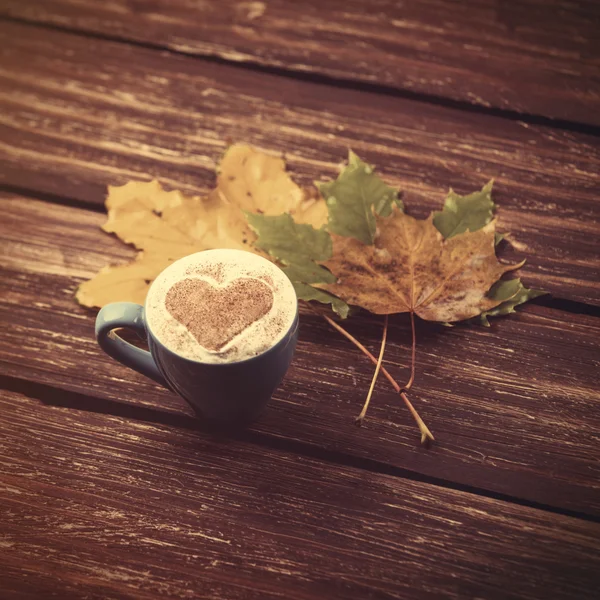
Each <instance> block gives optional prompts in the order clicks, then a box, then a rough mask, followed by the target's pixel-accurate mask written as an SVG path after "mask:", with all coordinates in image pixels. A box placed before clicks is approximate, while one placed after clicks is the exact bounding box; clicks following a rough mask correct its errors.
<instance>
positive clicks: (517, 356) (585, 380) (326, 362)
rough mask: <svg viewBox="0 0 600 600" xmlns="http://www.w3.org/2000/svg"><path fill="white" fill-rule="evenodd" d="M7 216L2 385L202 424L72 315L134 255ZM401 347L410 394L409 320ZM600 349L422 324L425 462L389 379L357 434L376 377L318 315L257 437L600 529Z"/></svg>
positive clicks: (526, 319)
mask: <svg viewBox="0 0 600 600" xmlns="http://www.w3.org/2000/svg"><path fill="white" fill-rule="evenodd" d="M3 205H4V223H3V226H2V228H1V229H0V240H1V241H2V246H3V247H4V252H5V258H6V260H5V263H6V266H7V269H8V270H9V273H10V275H9V276H8V278H7V280H8V281H10V285H9V286H8V289H7V290H6V292H5V294H4V302H3V306H2V311H3V314H4V315H5V317H4V319H5V320H6V321H12V323H11V324H9V326H8V331H7V332H6V333H5V336H4V340H3V342H2V343H0V344H1V345H0V357H1V358H2V360H3V361H4V366H3V368H2V370H3V373H4V374H5V375H10V376H13V377H22V373H23V372H24V369H26V368H27V379H28V380H30V381H36V382H38V383H43V384H46V385H50V386H53V387H58V388H61V389H67V390H70V391H74V392H77V393H79V394H83V395H93V396H94V397H95V398H102V399H108V400H119V401H123V402H126V403H127V405H130V404H131V403H135V404H137V405H140V406H144V407H156V408H159V409H161V410H169V411H173V412H174V413H176V414H179V415H181V414H189V411H187V410H186V407H185V405H184V403H183V402H182V401H181V399H179V398H177V397H176V396H174V395H173V394H171V393H170V392H167V391H164V390H162V389H161V388H159V387H158V386H155V385H154V384H153V383H152V382H150V381H148V380H146V379H145V378H144V377H142V376H136V375H132V373H131V372H130V371H129V370H127V369H126V368H125V367H121V366H119V365H115V363H114V362H113V361H111V359H110V358H108V357H107V356H104V355H103V354H101V353H99V352H98V351H97V347H96V344H95V341H94V339H93V336H92V331H93V318H94V314H93V312H92V311H88V310H86V309H83V308H81V307H76V306H73V295H74V291H75V289H76V286H77V283H78V282H79V281H82V280H84V279H86V278H89V277H91V276H92V275H93V274H94V273H95V272H96V271H98V270H99V269H100V268H101V267H102V266H103V265H105V264H108V263H111V262H113V263H114V262H119V261H122V260H123V259H124V258H126V257H129V256H131V255H132V252H131V251H130V250H129V249H128V248H127V247H125V246H124V245H123V244H121V243H120V242H119V241H118V240H116V239H115V238H114V237H112V236H109V235H106V234H104V233H102V232H100V231H99V225H100V224H101V223H102V222H103V221H104V219H105V217H104V216H103V215H101V214H98V213H92V212H89V211H85V210H82V209H75V208H72V207H63V206H57V205H54V204H49V203H44V202H38V201H34V200H32V199H27V198H22V197H18V196H5V197H4V202H3ZM25 231H27V235H26V236H24V235H23V234H24V232H25ZM46 323H50V324H51V325H50V326H48V325H45V324H46ZM348 327H349V329H350V330H351V331H352V332H353V333H355V335H356V336H357V337H358V338H359V339H361V340H363V341H364V342H365V343H367V345H368V346H369V347H370V348H371V349H372V350H373V352H376V348H377V344H378V341H379V340H378V336H379V335H380V331H381V320H380V319H377V318H375V317H366V316H361V317H357V318H356V319H355V320H354V323H352V322H349V323H348ZM389 337H390V341H389V347H388V350H387V353H386V364H388V367H389V368H390V369H391V370H392V372H393V373H394V374H395V375H397V377H398V379H399V381H402V380H403V379H406V378H407V377H408V361H409V356H410V349H409V346H408V340H410V327H409V324H408V319H406V318H404V317H399V318H396V319H393V320H392V327H391V330H390V336H389ZM19 340H27V342H26V343H25V344H22V343H21V344H20V343H19ZM599 340H600V322H598V319H597V318H593V317H588V316H583V315H569V316H568V318H565V316H564V314H562V313H560V312H559V311H556V310H549V309H547V308H542V307H531V306H530V307H526V308H523V309H521V310H520V313H519V315H518V316H513V317H511V318H510V319H498V320H496V322H495V323H494V326H493V328H492V329H486V328H482V327H456V328H454V329H447V328H444V327H441V326H440V327H437V326H428V325H427V324H424V323H423V324H421V326H420V327H419V346H418V377H417V386H416V388H415V390H414V393H413V394H412V396H413V399H414V402H415V404H416V405H417V406H418V408H419V410H421V412H422V416H423V417H424V418H425V419H426V420H427V422H428V424H429V425H430V427H431V428H432V430H433V432H434V435H435V436H436V439H437V443H436V444H435V445H434V446H433V447H432V448H431V449H430V450H429V451H428V452H423V451H422V449H421V448H420V447H419V445H418V430H417V429H416V427H415V425H414V423H413V421H412V419H411V418H410V416H409V414H408V411H407V410H406V409H405V408H404V406H403V405H402V403H401V401H400V399H399V398H398V396H397V395H396V394H395V393H394V391H393V390H392V389H391V387H390V386H389V385H387V382H385V380H382V381H381V382H380V383H379V385H378V388H377V394H376V396H375V400H374V403H373V406H372V408H371V411H370V415H369V419H368V421H367V423H366V424H365V426H364V427H363V428H362V429H357V428H356V427H355V426H354V424H353V418H354V417H355V416H356V414H357V413H358V412H359V409H360V405H361V402H362V400H363V398H364V394H365V392H366V390H367V389H368V386H369V381H370V377H371V375H372V372H371V369H370V368H369V364H368V362H367V361H366V360H365V359H364V357H363V356H362V355H361V354H360V353H359V352H358V351H357V350H355V348H354V347H353V346H351V345H350V344H349V343H348V342H347V341H346V340H345V339H344V338H342V337H341V336H339V334H337V333H335V332H333V333H331V332H330V331H329V330H328V326H327V325H326V324H325V323H324V322H323V321H322V320H321V319H319V318H318V317H316V316H314V315H312V314H310V313H308V314H304V315H303V317H302V326H301V335H300V344H299V348H298V352H297V355H296V359H295V361H294V364H293V366H292V368H291V369H290V372H289V374H288V376H287V378H286V381H285V384H284V385H283V386H282V387H281V388H280V389H279V390H278V391H277V392H276V394H275V400H274V402H273V405H272V407H271V410H270V411H268V412H267V413H266V414H265V415H264V416H263V417H262V418H261V419H260V420H259V421H258V423H257V424H256V425H254V426H253V427H252V428H251V431H252V432H255V433H260V434H265V435H268V436H271V437H273V438H284V439H286V440H295V441H297V442H300V443H302V444H304V445H305V446H306V447H305V449H304V451H306V452H311V451H314V449H315V448H316V449H319V450H322V451H325V452H329V453H331V452H336V453H343V454H345V455H348V456H350V455H351V456H355V457H359V458H363V459H370V460H374V461H377V462H379V463H381V465H380V467H379V468H384V469H385V468H386V467H394V468H397V469H402V470H405V471H408V472H409V473H410V476H428V477H435V478H438V479H442V480H445V481H451V482H456V483H459V484H462V485H467V486H472V487H476V488H479V489H482V490H484V491H486V492H492V493H499V494H507V495H510V496H512V497H515V498H518V499H521V500H528V501H534V502H538V503H541V504H545V505H548V506H552V507H556V508H558V509H566V510H572V511H578V512H582V513H587V514H591V515H596V516H600V445H599V442H600V435H599V434H598V432H599V431H600V415H599V414H598V411H597V410H596V407H597V406H598V402H599V401H600V392H599V391H598V387H599V384H600V375H599V374H598V373H599V372H600V371H599V368H600V341H599ZM52 349H54V350H52ZM49 353H51V355H50V354H49ZM82 357H85V360H82ZM531 373H535V375H534V376H531ZM117 408H121V409H122V410H126V407H123V406H121V407H117ZM182 409H183V410H184V411H185V413H182ZM107 410H108V408H107ZM184 422H189V421H188V420H186V419H184ZM558 481H560V487H558V488H557V482H558Z"/></svg>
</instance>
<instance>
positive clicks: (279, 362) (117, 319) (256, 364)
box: [96, 302, 298, 425]
mask: <svg viewBox="0 0 600 600" xmlns="http://www.w3.org/2000/svg"><path fill="white" fill-rule="evenodd" d="M144 313H145V307H143V306H140V305H139V304H134V303H132V302H116V303H114V304H108V305H106V306H105V307H104V308H102V310H100V312H99V313H98V316H97V318H96V339H97V341H98V344H99V345H100V347H101V348H102V350H104V351H105V352H106V353H107V354H108V355H109V356H111V357H112V358H114V359H115V360H117V361H119V362H120V363H122V364H124V365H126V366H128V367H130V368H131V369H134V370H135V371H138V372H139V373H142V374H143V375H145V376H146V377H149V378H150V379H153V380H154V381H156V382H157V383H160V384H161V385H163V386H164V387H166V388H167V389H169V390H172V391H174V392H176V393H177V394H179V395H180V396H181V397H182V398H184V399H185V400H186V401H187V402H188V404H190V406H191V407H192V408H193V409H194V411H195V412H196V414H197V415H198V416H199V417H201V418H202V419H205V420H208V421H212V422H217V423H221V424H226V425H233V424H244V423H248V422H251V421H253V420H255V419H256V418H257V417H258V416H259V415H260V414H261V413H262V411H263V410H264V408H265V406H266V404H267V402H268V401H269V399H270V398H271V396H272V395H273V392H274V391H275V389H276V388H277V387H278V386H279V384H280V383H281V381H282V379H283V377H284V375H285V373H286V371H287V370H288V367H289V365H290V363H291V361H292V357H293V354H294V350H295V347H296V341H297V338H298V311H297V307H296V315H295V318H294V320H293V323H292V325H291V327H290V328H289V330H288V331H287V332H286V333H285V334H284V336H283V337H282V338H281V339H280V340H279V341H278V342H277V343H276V344H275V345H274V346H272V347H271V348H269V349H268V350H266V351H265V352H263V353H262V354H259V355H257V356H253V357H252V358H248V359H246V360H241V361H237V362H228V363H216V364H215V363H203V362H200V361H197V360H191V359H189V358H186V357H183V356H180V355H178V354H176V353H174V352H173V351H171V350H170V349H169V348H167V347H166V346H165V345H164V344H162V343H161V342H160V341H159V339H158V338H157V337H156V335H155V334H154V333H153V332H152V330H151V329H150V327H149V326H148V324H147V322H146V320H145V318H144ZM120 328H127V329H132V330H134V331H135V332H137V333H138V334H139V335H140V336H142V337H145V338H147V340H148V347H149V349H150V352H147V351H145V350H142V349H140V348H137V347H136V346H134V345H132V344H130V343H129V342H127V341H125V340H124V339H122V338H120V337H119V336H118V335H117V334H116V333H115V330H116V329H120Z"/></svg>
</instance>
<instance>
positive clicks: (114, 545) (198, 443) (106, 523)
mask: <svg viewBox="0 0 600 600" xmlns="http://www.w3.org/2000/svg"><path fill="white" fill-rule="evenodd" d="M82 400H83V401H85V397H82ZM0 410H1V411H2V416H3V418H2V420H1V421H0V432H1V435H0V449H1V452H2V457H3V461H2V462H3V464H2V466H1V467H0V469H1V473H2V483H0V491H1V493H2V503H3V504H2V506H3V509H4V515H3V519H2V526H1V527H2V529H1V534H0V536H1V537H0V548H2V549H3V550H5V551H4V552H3V553H2V556H3V560H2V571H1V572H0V594H2V597H4V598H6V597H10V595H11V594H12V593H13V591H15V590H18V591H20V592H28V593H32V592H33V593H34V594H38V596H37V597H42V596H41V595H40V592H42V593H43V594H46V595H45V596H43V597H49V596H50V595H51V594H52V595H55V596H56V595H58V596H59V597H61V598H68V597H72V596H80V595H81V596H83V594H85V595H86V597H87V598H90V597H92V598H113V597H130V598H156V597H163V598H164V597H173V598H175V597H183V598H188V597H189V598H209V597H210V598H281V597H284V598H290V599H301V600H304V599H306V598H347V597H355V598H366V597H368V598H406V597H409V596H410V597H415V598H416V597H418V598H465V597H485V598H521V599H536V598H540V597H544V595H545V596H546V597H552V598H557V599H558V598H575V597H585V595H586V593H587V592H589V590H590V589H592V586H593V584H594V580H595V576H596V572H595V571H596V570H597V569H598V568H600V558H599V556H598V554H597V553H596V554H595V553H594V549H595V547H596V544H597V538H598V536H599V535H600V525H598V524H597V523H586V522H584V521H581V520H578V519H574V518H571V517H565V516H561V515H553V514H549V513H547V512H544V511H541V510H536V509H533V508H528V507H523V506H516V505H512V504H510V503H507V502H501V501H498V500H493V499H488V498H481V497H479V496H476V495H473V494H468V493H465V492H460V491H454V490H447V489H444V488H439V487H436V486H432V485H429V484H425V483H420V482H413V481H407V480H404V479H399V478H397V477H392V476H387V475H380V474H376V473H369V472H368V471H365V470H362V469H356V468H351V467H343V466H336V467H335V468H331V466H329V468H328V466H327V465H325V464H323V463H322V462H320V461H316V460H314V459H310V458H304V457H302V456H298V455H297V454H292V453H289V452H279V453H273V452H271V451H269V450H268V449H264V448H261V447H260V446H256V445H250V444H246V443H241V442H236V443H231V442H230V441H228V440H226V439H222V438H218V437H215V436H206V435H205V436H202V435H198V433H197V432H195V431H189V430H186V429H180V428H176V427H168V426H165V425H160V424H148V423H144V422H138V421H136V420H135V419H125V418H120V417H114V416H109V415H99V414H95V413H91V412H89V411H88V412H84V411H79V410H73V409H69V410H67V409H64V408H59V407H52V406H40V402H39V401H37V400H36V399H32V398H29V397H27V395H23V394H14V393H7V394H5V396H4V397H3V398H2V399H1V400H0ZM107 465H110V468H109V469H107ZM480 540H485V543H484V544H481V542H480ZM49 548H51V549H52V550H51V551H50V550H49ZM115 557H119V559H118V563H116V564H114V563H113V561H114V558H115ZM24 563H25V564H27V565H28V568H27V572H26V575H27V576H26V577H24V576H23V564H24ZM57 572H58V575H59V579H58V585H57V577H56V574H57ZM557 592H558V593H557Z"/></svg>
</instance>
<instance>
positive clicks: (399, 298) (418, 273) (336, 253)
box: [317, 209, 522, 322]
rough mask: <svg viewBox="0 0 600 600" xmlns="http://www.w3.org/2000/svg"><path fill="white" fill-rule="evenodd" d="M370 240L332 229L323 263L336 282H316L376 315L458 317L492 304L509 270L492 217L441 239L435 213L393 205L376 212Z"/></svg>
mask: <svg viewBox="0 0 600 600" xmlns="http://www.w3.org/2000/svg"><path fill="white" fill-rule="evenodd" d="M377 227H378V232H379V233H378V235H377V237H376V239H375V243H374V244H373V245H367V244H363V243H362V242H360V241H358V240H356V239H354V238H349V237H341V236H333V254H332V257H331V258H330V259H328V260H326V261H324V262H323V265H324V266H325V267H327V268H328V269H329V270H330V271H331V272H332V273H333V275H335V277H336V282H335V283H332V284H317V287H319V288H321V289H325V290H327V291H329V292H331V293H333V294H335V295H336V296H338V297H339V298H341V299H342V300H344V301H346V302H347V303H348V304H351V305H356V306H360V307H361V308H364V309H366V310H368V311H370V312H372V313H375V314H381V315H385V314H394V313H402V312H414V313H415V314H416V315H418V316H419V317H421V318H422V319H425V320H427V321H445V322H453V321H462V320H464V319H469V318H472V317H474V316H476V315H479V314H481V313H482V312H484V311H488V310H490V309H492V308H495V307H496V306H498V304H500V302H501V300H496V299H494V298H490V297H488V296H487V295H486V293H487V292H488V290H489V289H490V288H491V286H492V285H493V284H494V283H495V282H496V281H497V280H498V279H499V278H500V277H501V276H502V275H503V274H504V273H506V272H508V271H512V270H514V269H517V268H519V267H520V266H522V263H520V264H517V265H502V264H500V263H499V262H498V259H497V258H496V253H495V250H494V232H495V222H494V221H491V222H490V223H488V224H487V225H486V226H485V227H484V228H483V229H480V230H479V231H475V232H468V231H465V232H464V233H461V234H457V235H455V236H454V237H452V238H450V239H448V240H444V239H443V237H442V234H441V233H440V232H439V231H438V230H437V229H436V227H435V226H434V225H433V218H432V217H429V218H428V219H426V220H424V221H419V220H417V219H414V218H413V217H410V216H408V215H406V214H404V213H402V212H401V211H399V210H398V209H396V210H394V211H393V213H392V215H391V216H390V217H387V218H384V217H378V218H377Z"/></svg>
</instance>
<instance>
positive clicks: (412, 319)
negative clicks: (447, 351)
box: [403, 310, 417, 392]
mask: <svg viewBox="0 0 600 600" xmlns="http://www.w3.org/2000/svg"><path fill="white" fill-rule="evenodd" d="M410 327H411V329H412V355H411V359H410V379H409V380H408V383H407V384H406V385H405V386H404V388H403V390H404V391H406V392H408V390H410V388H411V387H412V384H413V383H414V381H415V359H416V356H417V333H416V331H415V313H414V312H413V311H412V310H411V311H410Z"/></svg>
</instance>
